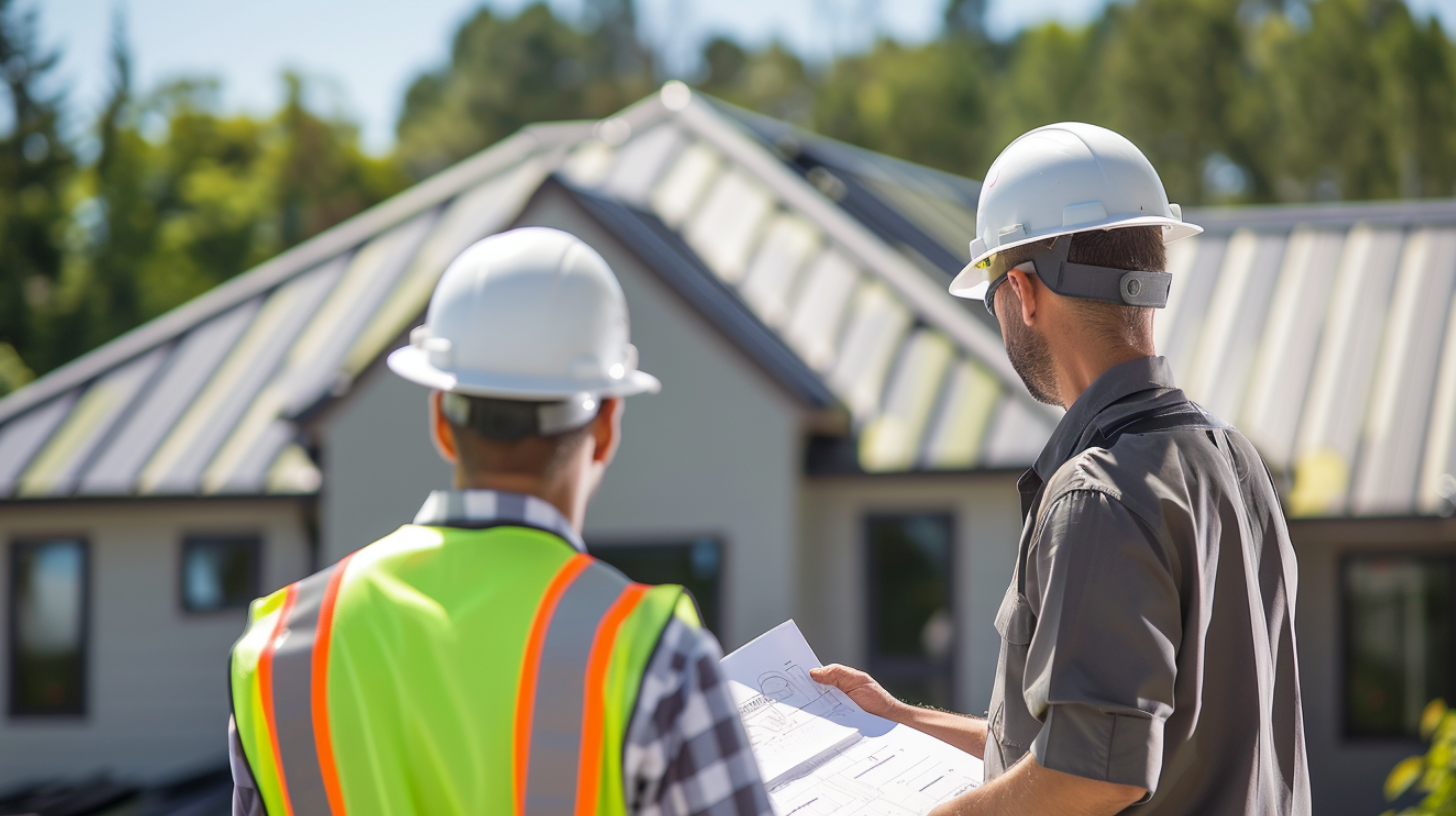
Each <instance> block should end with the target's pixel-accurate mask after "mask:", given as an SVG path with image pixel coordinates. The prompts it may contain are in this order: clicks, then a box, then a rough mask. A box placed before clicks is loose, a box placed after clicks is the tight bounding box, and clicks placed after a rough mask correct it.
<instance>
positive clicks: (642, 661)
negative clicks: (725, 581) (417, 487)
mask: <svg viewBox="0 0 1456 816" xmlns="http://www.w3.org/2000/svg"><path fill="white" fill-rule="evenodd" d="M674 615H675V616H677V617H679V618H681V619H682V620H684V621H685V622H687V623H689V624H690V625H692V626H694V627H696V626H699V625H700V624H699V622H698V617H697V612H696V609H695V608H694V606H693V604H692V601H691V599H690V598H689V597H688V595H687V594H686V593H685V592H684V590H683V589H682V588H681V587H677V586H659V587H645V586H642V585H639V584H632V583H631V582H629V581H628V580H627V579H626V578H625V577H623V576H622V575H621V573H619V572H617V571H616V570H614V569H612V568H611V567H609V566H607V565H605V564H603V563H601V562H599V561H596V560H595V559H593V558H591V557H589V556H586V555H583V554H580V553H578V552H577V551H576V550H575V549H574V548H572V547H571V545H570V544H567V543H566V542H565V541H563V540H562V539H560V538H558V537H557V536H554V535H551V534H550V533H546V532H542V531H539V530H535V529H530V528H525V527H494V528H490V529H485V530H465V529H458V528H449V527H424V526H416V525H406V526H404V527H401V528H400V529H399V530H398V531H396V532H395V533H393V534H391V535H389V536H387V537H385V538H383V539H381V540H379V541H377V542H375V543H374V544H371V545H369V546H368V547H365V548H364V549H362V550H360V551H358V552H356V553H354V554H352V555H351V556H349V557H346V558H345V559H344V560H342V561H340V562H339V563H338V564H336V565H334V566H333V567H330V568H329V569H327V570H324V571H322V572H320V573H317V574H315V575H313V576H310V577H309V578H306V579H304V580H302V581H299V582H298V583H296V584H293V585H290V586H288V587H285V588H284V589H281V590H279V591H278V592H275V593H273V594H272V595H269V596H267V597H265V598H260V599H258V600H257V601H254V602H253V606H252V609H251V610H250V613H249V622H248V628H247V630H246V631H245V632H244V634H243V636H242V638H241V639H240V640H239V641H238V642H237V644H236V645H235V646H234V647H233V653H232V669H231V675H232V678H231V679H232V700H233V714H234V717H235V719H236V723H237V729H238V737H239V740H240V742H241V744H242V748H243V753H244V754H245V756H246V758H247V761H248V765H249V767H250V768H251V769H252V772H253V777H254V780H255V782H256V783H257V785H258V790H259V793H260V795H261V797H262V799H263V803H264V805H265V807H266V808H267V811H268V813H269V814H270V816H294V814H297V816H312V814H325V813H332V814H334V816H344V814H349V816H363V815H364V814H391V816H402V814H431V816H434V815H435V814H440V815H442V816H443V815H444V814H472V815H474V814H503V815H504V814H516V816H537V814H561V815H562V816H584V814H590V813H596V814H602V816H622V815H623V814H625V813H626V800H625V794H624V791H623V790H622V767H621V760H622V746H623V743H624V739H625V736H626V730H627V725H628V720H629V719H630V718H631V716H632V711H633V708H634V705H635V703H636V699H637V691H638V686H639V684H640V681H641V678H642V675H643V673H644V672H645V671H646V668H647V663H648V660H649V659H650V658H651V656H652V651H653V649H654V647H655V646H656V644H657V641H658V639H659V637H660V636H661V634H662V630H663V629H664V628H665V627H666V626H667V624H668V622H669V620H670V619H671V618H672V617H673V616H674Z"/></svg>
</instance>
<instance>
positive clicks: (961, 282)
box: [950, 215, 1203, 300]
mask: <svg viewBox="0 0 1456 816" xmlns="http://www.w3.org/2000/svg"><path fill="white" fill-rule="evenodd" d="M1124 227H1162V228H1163V243H1164V244H1171V243H1172V242H1174V241H1177V240H1179V239H1181V238H1188V237H1191V236H1194V235H1197V234H1199V233H1200V232H1203V227H1200V226H1198V225H1197V224H1189V223H1188V222H1186V221H1180V220H1177V219H1173V218H1167V217H1164V216H1161V215H1148V216H1141V217H1138V218H1123V219H1117V220H1115V221H1110V222H1109V223H1106V224H1079V225H1077V226H1076V227H1072V228H1069V229H1060V230H1048V231H1046V232H1044V233H1038V234H1036V235H1033V236H1031V237H1029V238H1022V239H1020V240H1017V241H1010V242H1007V243H1005V244H1002V245H1001V246H998V247H996V248H995V249H992V250H988V251H986V252H982V253H981V254H980V255H977V256H976V257H974V258H972V259H971V262H970V263H968V264H966V265H965V267H964V268H962V269H961V271H960V274H958V275H956V277H955V280H953V281H951V283H950V293H951V294H952V295H954V296H956V297H958V298H965V299H967V300H985V299H986V289H987V288H989V286H990V283H989V282H988V281H987V280H986V275H985V270H984V269H981V268H979V267H977V264H979V263H980V262H982V261H984V260H986V259H987V258H989V257H991V256H992V255H995V254H996V253H997V252H1005V251H1006V250H1008V249H1014V248H1015V247H1019V246H1025V245H1026V244H1034V243H1036V242H1038V241H1048V240H1051V239H1052V238H1057V237H1059V236H1062V235H1074V234H1076V233H1079V232H1092V231H1094V230H1109V229H1122V228H1124Z"/></svg>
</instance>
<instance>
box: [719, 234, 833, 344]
mask: <svg viewBox="0 0 1456 816" xmlns="http://www.w3.org/2000/svg"><path fill="white" fill-rule="evenodd" d="M823 240H824V236H823V235H822V234H821V233H820V232H819V230H817V229H815V228H814V225H813V224H810V223H809V222H808V221H807V220H805V219H804V218H801V217H800V216H797V215H794V214H792V213H786V212H780V213H778V214H777V215H775V216H774V217H773V219H772V220H771V221H770V222H769V225H768V228H767V229H766V230H765V231H764V238H763V241H762V242H761V243H759V245H758V252H757V253H756V254H755V255H754V256H753V262H752V263H750V264H749V266H748V274H746V275H745V276H744V278H743V285H742V287H741V288H740V289H739V290H738V293H739V294H740V295H741V296H742V297H743V300H744V301H745V302H747V303H748V305H749V306H750V307H752V308H753V310H754V311H755V312H757V313H758V316H759V317H760V318H761V319H762V320H763V322H765V323H767V324H768V325H770V326H773V327H774V328H782V327H783V325H784V323H785V322H787V321H788V319H789V299H790V296H791V295H792V293H793V290H794V284H795V282H796V281H798V279H799V276H800V273H801V272H802V271H803V269H804V267H805V264H806V263H807V262H808V260H809V257H810V255H812V254H813V252H814V250H816V249H818V248H819V246H820V245H821V244H822V243H823Z"/></svg>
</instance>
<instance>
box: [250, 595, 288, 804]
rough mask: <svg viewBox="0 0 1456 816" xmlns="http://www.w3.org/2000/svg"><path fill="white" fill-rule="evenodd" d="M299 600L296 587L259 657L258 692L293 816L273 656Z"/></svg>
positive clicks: (285, 801)
mask: <svg viewBox="0 0 1456 816" xmlns="http://www.w3.org/2000/svg"><path fill="white" fill-rule="evenodd" d="M297 599H298V586H297V585H296V584H295V585H292V586H290V587H288V590H287V591H286V592H285V594H284V596H283V608H282V609H280V610H279V611H278V622H277V623H275V624H273V633H272V634H270V635H269V636H268V642H267V644H265V645H264V646H263V654H261V655H259V656H258V690H259V691H260V692H261V693H262V697H263V700H262V703H263V721H264V722H266V723H267V724H268V740H269V742H270V743H271V744H272V746H273V764H274V766H275V769H276V770H277V773H278V790H279V794H280V795H281V796H282V798H283V813H284V815H285V816H293V802H292V801H291V800H290V799H289V797H288V778H287V776H286V775H285V774H284V773H283V754H282V753H281V752H280V751H279V750H278V720H277V716H276V715H275V713H274V710H273V653H274V652H276V651H277V650H278V642H279V641H280V640H282V639H283V634H284V632H285V631H287V626H288V616H289V615H290V614H292V613H293V604H294V601H296V600H297Z"/></svg>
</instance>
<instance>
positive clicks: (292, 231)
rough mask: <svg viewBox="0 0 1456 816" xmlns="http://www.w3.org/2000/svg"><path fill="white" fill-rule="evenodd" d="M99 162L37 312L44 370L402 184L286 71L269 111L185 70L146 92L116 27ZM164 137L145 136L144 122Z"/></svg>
mask: <svg viewBox="0 0 1456 816" xmlns="http://www.w3.org/2000/svg"><path fill="white" fill-rule="evenodd" d="M112 67H113V82H112V89H111V94H110V97H109V99H108V102H107V104H106V106H105V108H104V110H103V112H102V114H101V115H100V116H99V117H98V121H97V124H96V131H95V137H96V141H97V144H98V145H99V152H98V155H97V158H96V160H95V162H94V163H92V164H91V165H90V166H88V167H86V168H84V169H83V170H82V171H81V172H80V173H79V174H77V176H76V178H75V180H74V181H73V182H72V184H71V186H70V189H71V197H72V199H73V207H72V210H71V214H70V218H69V219H68V221H69V223H68V225H67V228H66V229H67V240H66V241H65V251H64V256H63V258H62V263H61V273H60V279H59V285H58V287H57V289H56V291H55V293H54V296H53V298H52V299H51V301H50V302H49V303H47V304H45V305H43V306H39V307H37V308H36V309H34V311H33V314H35V315H36V316H37V318H38V319H39V322H40V324H41V326H40V331H41V333H42V335H43V338H44V340H45V342H44V343H43V344H41V345H40V347H39V348H37V349H34V350H33V351H31V352H30V353H29V354H26V355H25V359H26V361H27V362H29V363H30V364H31V366H32V367H33V368H35V369H36V370H38V371H46V370H49V369H51V368H54V367H55V366H57V365H60V364H61V363H64V362H65V361H67V360H69V359H71V358H73V357H75V356H77V355H79V354H81V353H83V352H85V351H87V350H89V349H91V348H94V347H96V346H98V345H100V344H101V343H104V342H106V341H107V340H110V339H111V338H113V337H116V336H117V335H119V334H121V333H123V332H125V331H127V330H128V329H130V328H132V327H134V326H136V325H138V324H139V323H141V322H143V321H145V320H148V319H150V318H152V317H155V316H157V315H159V314H161V313H163V312H165V311H167V310H169V309H171V308H173V307H175V306H177V305H179V304H181V303H183V302H185V301H187V300H189V299H191V298H193V297H195V296H197V295H199V294H201V293H203V292H205V291H207V290H208V289H211V288H212V287H214V286H216V285H217V284H218V283H221V282H222V281H224V280H227V279H228V278H230V277H232V276H234V275H236V274H238V273H239V272H242V271H244V270H246V269H248V268H250V267H253V266H255V265H257V264H259V263H262V262H263V261H265V260H267V259H268V258H271V257H273V256H274V255H276V254H278V253H279V252H281V251H283V250H284V249H287V248H288V247H290V246H292V245H294V244H297V243H299V242H300V241H303V240H305V239H307V238H309V237H311V236H313V235H316V234H318V233H319V232H322V231H323V230H325V229H327V228H328V227H330V226H333V225H334V224H336V223H338V222H339V221H342V220H344V219H345V218H347V217H349V216H351V215H353V214H354V213H357V212H359V211H360V210H363V209H365V208H367V207H369V206H371V205H373V204H375V203H377V202H379V201H381V200H383V199H384V198H386V197H388V196H389V195H392V194H393V193H395V192H397V191H398V190H400V189H402V188H403V187H404V186H405V185H406V184H407V179H406V178H405V176H404V175H403V173H402V172H401V171H400V170H399V169H398V167H397V165H395V164H394V162H393V161H392V160H389V159H377V158H373V157H370V156H367V155H365V154H364V153H363V152H362V151H361V149H360V148H359V144H358V134H357V131H356V129H355V128H354V127H353V126H352V125H350V124H349V123H347V122H342V121H338V120H336V119H331V118H327V117H324V116H321V115H320V114H318V113H316V112H315V111H313V110H311V109H310V108H309V107H308V105H307V104H306V102H305V98H306V90H307V89H306V87H305V85H304V82H303V81H302V80H301V79H300V78H299V77H297V76H294V75H286V76H285V77H284V85H285V90H286V96H285V102H284V104H283V107H282V109H281V110H280V111H279V112H278V113H277V114H275V115H274V116H272V117H270V118H268V119H262V120H259V119H255V118H252V117H249V116H240V115H225V114H223V113H221V112H220V111H219V106H218V101H217V100H218V87H217V84H216V83H215V82H209V81H205V80H183V81H179V82H176V83H173V84H170V85H167V86H164V87H162V88H160V89H158V90H156V91H155V92H153V93H151V94H149V95H147V96H146V97H144V98H137V97H136V96H135V94H134V93H133V90H132V86H131V71H130V56H129V55H128V54H127V52H126V49H125V47H124V44H123V43H122V41H121V38H120V36H118V38H117V42H116V44H115V45H114V47H113V54H112ZM150 130H155V131H156V133H155V134H154V135H153V136H151V137H150V138H149V136H148V132H149V131H150Z"/></svg>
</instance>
